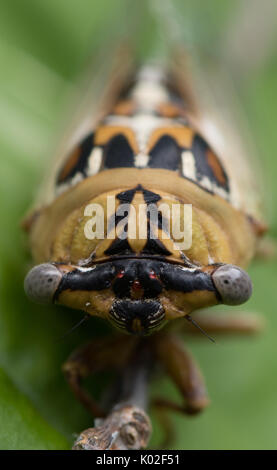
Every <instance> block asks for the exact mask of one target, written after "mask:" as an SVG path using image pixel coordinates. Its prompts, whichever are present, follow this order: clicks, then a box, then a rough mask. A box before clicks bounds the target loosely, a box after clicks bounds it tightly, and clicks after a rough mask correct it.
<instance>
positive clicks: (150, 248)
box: [142, 218, 172, 256]
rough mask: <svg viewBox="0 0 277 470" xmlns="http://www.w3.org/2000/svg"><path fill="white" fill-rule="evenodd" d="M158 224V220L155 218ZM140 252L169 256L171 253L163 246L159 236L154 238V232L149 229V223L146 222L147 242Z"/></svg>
mask: <svg viewBox="0 0 277 470" xmlns="http://www.w3.org/2000/svg"><path fill="white" fill-rule="evenodd" d="M157 223H158V225H159V220H158V218H157ZM142 253H144V254H146V253H149V254H151V255H160V256H170V255H171V254H172V253H171V252H170V251H169V250H168V249H167V248H166V247H165V246H164V244H163V243H162V242H161V240H159V238H154V234H153V233H152V231H151V228H150V223H149V221H148V223H147V242H146V244H145V246H144V248H143V250H142Z"/></svg>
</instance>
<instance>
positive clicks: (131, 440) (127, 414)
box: [72, 342, 152, 450]
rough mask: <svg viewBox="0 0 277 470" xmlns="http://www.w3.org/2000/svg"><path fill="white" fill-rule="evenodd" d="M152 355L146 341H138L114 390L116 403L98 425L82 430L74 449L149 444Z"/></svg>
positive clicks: (113, 399) (98, 421)
mask: <svg viewBox="0 0 277 470" xmlns="http://www.w3.org/2000/svg"><path fill="white" fill-rule="evenodd" d="M151 369H152V358H151V353H150V351H149V349H148V348H147V345H146V343H144V342H142V343H140V344H139V346H138V349H137V350H136V352H135V354H134V356H133V357H132V359H131V361H130V362H129V364H128V365H127V367H126V368H125V370H124V371H123V372H122V374H121V376H120V377H119V380H118V381H117V383H116V386H115V387H114V388H113V390H112V398H111V397H110V400H109V401H112V403H113V405H112V407H111V411H110V412H109V414H108V415H107V417H106V418H104V419H97V420H95V424H96V426H95V427H94V428H89V429H86V430H85V431H83V432H82V433H81V434H80V435H79V436H78V438H77V440H76V441H75V443H74V446H73V448H72V449H73V450H127V449H143V448H145V447H146V446H147V444H148V441H149V438H150V435H151V431H152V426H151V422H150V419H149V417H148V415H147V414H146V411H145V410H146V408H147V402H148V394H147V389H148V381H149V372H150V370H151Z"/></svg>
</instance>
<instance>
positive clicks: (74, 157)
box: [58, 146, 81, 183]
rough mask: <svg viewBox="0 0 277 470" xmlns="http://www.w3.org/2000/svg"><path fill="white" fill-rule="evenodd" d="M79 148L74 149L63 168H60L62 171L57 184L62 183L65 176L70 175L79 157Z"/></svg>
mask: <svg viewBox="0 0 277 470" xmlns="http://www.w3.org/2000/svg"><path fill="white" fill-rule="evenodd" d="M80 152H81V148H80V146H78V147H76V148H75V149H74V150H73V151H72V152H71V153H70V154H69V156H68V158H67V160H66V162H65V164H64V166H63V167H62V170H61V172H60V175H59V180H58V182H59V183H62V182H63V181H64V180H65V179H66V178H67V176H68V175H69V174H70V172H71V171H72V170H73V168H74V166H75V165H76V163H77V162H78V158H79V156H80Z"/></svg>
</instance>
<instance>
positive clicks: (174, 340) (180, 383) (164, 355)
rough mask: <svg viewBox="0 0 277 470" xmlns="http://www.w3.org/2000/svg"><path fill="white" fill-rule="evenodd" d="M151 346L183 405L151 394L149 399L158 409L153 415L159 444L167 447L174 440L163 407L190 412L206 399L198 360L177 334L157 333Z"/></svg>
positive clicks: (191, 413) (195, 410) (205, 404)
mask: <svg viewBox="0 0 277 470" xmlns="http://www.w3.org/2000/svg"><path fill="white" fill-rule="evenodd" d="M153 348H154V352H155V354H156V359H157V360H158V361H159V362H160V363H161V364H162V365H163V367H164V369H165V371H166V372H167V374H168V375H169V376H170V378H171V379H172V380H173V382H174V383H175V384H176V386H177V388H178V390H179V391H180V392H181V394H182V397H183V400H184V404H183V405H181V404H178V403H175V402H173V401H171V400H167V399H164V398H155V399H154V400H153V402H152V404H153V405H154V407H156V409H157V411H158V414H157V418H158V419H159V421H160V423H161V425H162V427H163V430H164V439H163V442H162V445H161V447H162V448H168V446H169V445H170V443H171V442H172V441H173V440H174V428H173V426H172V424H171V421H170V419H169V417H168V415H167V413H166V411H168V410H171V411H177V412H181V413H185V414H189V415H194V414H197V413H199V412H201V411H202V410H203V409H204V408H206V406H208V405H209V403H210V400H209V398H208V395H207V391H206V387H205V383H204V379H203V376H202V373H201V371H200V369H199V367H198V364H197V363H196V361H195V360H194V359H193V357H192V356H191V354H190V353H189V351H188V350H187V349H185V348H184V345H183V342H182V340H181V339H180V338H178V337H177V336H175V335H172V334H169V333H168V334H160V335H157V337H156V338H155V339H154V345H153Z"/></svg>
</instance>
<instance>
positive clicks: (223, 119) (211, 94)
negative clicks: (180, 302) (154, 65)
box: [171, 48, 262, 222]
mask: <svg viewBox="0 0 277 470" xmlns="http://www.w3.org/2000/svg"><path fill="white" fill-rule="evenodd" d="M171 70H172V75H173V80H174V81H175V83H176V86H177V87H178V89H179V93H180V94H181V95H182V97H183V99H184V101H185V103H187V106H188V113H189V115H190V119H191V121H192V122H193V123H194V125H195V126H196V128H197V129H198V130H199V132H200V133H201V134H202V135H203V136H204V138H205V139H206V140H207V141H208V142H209V144H210V145H211V147H212V148H213V149H214V150H215V152H216V153H217V155H218V157H219V158H220V160H221V161H222V163H223V166H224V168H225V170H226V172H227V174H228V176H229V180H230V201H231V204H232V205H233V206H234V207H236V208H238V209H240V210H242V211H243V212H245V213H246V214H247V215H249V216H252V217H253V218H254V219H255V220H256V221H257V222H258V221H261V220H262V206H261V182H259V179H260V178H259V177H260V173H261V172H260V171H259V170H258V164H257V159H255V149H254V148H253V147H254V145H253V142H252V141H251V138H250V137H249V131H248V129H247V124H246V122H245V119H244V117H243V113H242V111H241V109H240V106H239V101H238V99H237V96H236V94H235V91H234V87H233V85H232V82H231V81H230V78H229V77H228V75H227V73H226V72H224V70H222V68H220V66H219V65H215V64H208V63H206V64H205V66H204V61H203V60H201V66H200V64H199V60H197V54H196V53H195V54H194V55H193V56H192V54H187V53H186V52H185V51H184V48H176V49H175V51H174V54H172V66H171Z"/></svg>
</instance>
